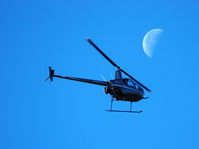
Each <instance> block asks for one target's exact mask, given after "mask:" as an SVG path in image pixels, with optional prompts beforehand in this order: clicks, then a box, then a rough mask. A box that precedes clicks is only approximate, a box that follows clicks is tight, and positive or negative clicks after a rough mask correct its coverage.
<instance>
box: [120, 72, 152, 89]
mask: <svg viewBox="0 0 199 149" xmlns="http://www.w3.org/2000/svg"><path fill="white" fill-rule="evenodd" d="M120 71H122V72H123V73H124V74H125V75H127V76H128V77H129V78H131V79H132V80H133V81H135V82H136V83H137V84H139V85H140V86H142V87H143V88H144V89H145V90H147V91H148V92H151V90H150V89H149V88H147V87H146V86H144V85H143V84H142V83H140V82H139V81H137V80H136V79H135V78H133V77H132V76H131V75H130V74H128V73H127V72H126V71H124V70H122V69H120Z"/></svg>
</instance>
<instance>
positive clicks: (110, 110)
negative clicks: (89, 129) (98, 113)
mask: <svg viewBox="0 0 199 149" xmlns="http://www.w3.org/2000/svg"><path fill="white" fill-rule="evenodd" d="M106 111H108V112H126V113H142V112H143V111H120V110H106Z"/></svg>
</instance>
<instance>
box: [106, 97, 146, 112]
mask: <svg viewBox="0 0 199 149" xmlns="http://www.w3.org/2000/svg"><path fill="white" fill-rule="evenodd" d="M113 101H114V97H113V98H112V99H111V106H110V110H106V111H108V112H126V113H141V112H143V111H132V102H131V103H130V110H129V111H123V110H112V107H113Z"/></svg>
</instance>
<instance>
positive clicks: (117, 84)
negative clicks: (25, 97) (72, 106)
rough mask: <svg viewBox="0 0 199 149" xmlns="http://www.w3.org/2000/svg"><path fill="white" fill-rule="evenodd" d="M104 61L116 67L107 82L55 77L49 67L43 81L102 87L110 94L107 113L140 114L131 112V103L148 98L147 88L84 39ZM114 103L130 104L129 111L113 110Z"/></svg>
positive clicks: (91, 42)
mask: <svg viewBox="0 0 199 149" xmlns="http://www.w3.org/2000/svg"><path fill="white" fill-rule="evenodd" d="M86 40H87V41H88V42H89V43H90V44H91V45H92V46H93V47H94V48H95V49H96V50H97V51H98V52H99V53H100V54H101V55H102V56H103V57H104V58H105V59H106V60H108V61H109V62H110V63H111V64H112V65H113V66H114V67H116V69H117V70H116V71H115V79H113V80H109V81H105V80H104V81H99V80H92V79H84V78H77V77H70V76H61V75H56V74H55V70H53V69H52V67H50V66H49V76H48V77H47V78H46V79H45V81H47V80H49V79H50V81H53V79H54V78H61V79H68V80H74V81H79V82H84V83H90V84H95V85H101V86H104V92H105V93H106V94H110V95H111V97H112V99H111V104H110V109H109V110H107V111H109V112H129V113H141V112H143V111H142V110H141V111H133V110H132V103H133V102H138V101H140V100H142V99H147V98H149V97H145V93H144V91H148V92H151V90H150V89H149V88H147V87H146V86H144V85H143V84H141V83H140V82H139V81H137V80H136V79H135V78H134V77H132V76H131V75H130V74H128V73H127V72H126V71H124V70H123V69H122V68H121V67H120V66H118V65H117V64H116V63H115V62H113V61H112V60H111V59H110V58H109V57H108V56H107V55H106V54H105V53H104V52H103V51H102V50H100V48H99V47H98V46H97V45H96V44H95V43H94V42H93V41H92V40H91V39H90V38H87V39H86ZM122 73H123V74H125V75H126V76H128V77H129V78H123V77H122ZM114 101H125V102H130V109H129V110H126V111H123V110H113V102H114Z"/></svg>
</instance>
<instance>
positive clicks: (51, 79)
mask: <svg viewBox="0 0 199 149" xmlns="http://www.w3.org/2000/svg"><path fill="white" fill-rule="evenodd" d="M48 69H49V76H48V77H47V78H46V79H45V81H48V80H49V79H50V81H51V82H52V81H53V77H54V74H55V70H53V69H52V67H50V66H49V67H48Z"/></svg>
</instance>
